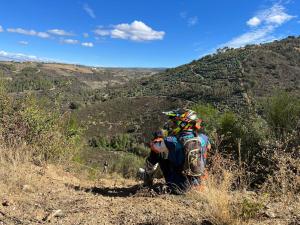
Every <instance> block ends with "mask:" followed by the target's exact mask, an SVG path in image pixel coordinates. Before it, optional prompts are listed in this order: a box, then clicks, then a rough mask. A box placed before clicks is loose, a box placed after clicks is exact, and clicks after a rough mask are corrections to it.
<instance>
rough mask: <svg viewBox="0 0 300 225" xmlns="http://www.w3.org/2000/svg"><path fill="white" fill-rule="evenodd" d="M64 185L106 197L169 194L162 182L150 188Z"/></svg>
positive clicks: (138, 186)
mask: <svg viewBox="0 0 300 225" xmlns="http://www.w3.org/2000/svg"><path fill="white" fill-rule="evenodd" d="M65 185H66V187H68V188H71V189H74V190H75V191H83V192H87V193H92V194H94V195H102V196H106V197H155V196H157V195H162V194H169V193H167V192H166V191H165V190H164V185H163V184H155V185H154V186H152V187H151V188H149V187H143V186H142V185H134V186H131V187H113V188H111V187H82V186H79V185H72V184H65Z"/></svg>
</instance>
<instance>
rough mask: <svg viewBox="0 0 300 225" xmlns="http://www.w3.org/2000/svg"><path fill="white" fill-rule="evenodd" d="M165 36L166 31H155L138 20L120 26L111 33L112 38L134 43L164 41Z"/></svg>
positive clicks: (115, 27)
mask: <svg viewBox="0 0 300 225" xmlns="http://www.w3.org/2000/svg"><path fill="white" fill-rule="evenodd" d="M164 35H165V32H164V31H155V30H153V29H152V28H151V27H149V26H147V25H146V24H144V23H143V22H141V21H136V20H135V21H134V22H132V23H131V24H128V23H123V24H118V25H116V26H114V29H113V30H112V31H111V37H112V38H120V39H129V40H132V41H152V40H162V39H163V38H164Z"/></svg>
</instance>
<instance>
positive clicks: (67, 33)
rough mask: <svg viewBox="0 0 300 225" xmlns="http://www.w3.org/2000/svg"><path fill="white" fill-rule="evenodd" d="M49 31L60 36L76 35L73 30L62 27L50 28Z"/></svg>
mask: <svg viewBox="0 0 300 225" xmlns="http://www.w3.org/2000/svg"><path fill="white" fill-rule="evenodd" d="M48 33H50V34H55V35H58V36H73V35H74V34H73V33H72V32H68V31H65V30H61V29H52V30H48Z"/></svg>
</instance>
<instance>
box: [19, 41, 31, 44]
mask: <svg viewBox="0 0 300 225" xmlns="http://www.w3.org/2000/svg"><path fill="white" fill-rule="evenodd" d="M18 43H19V44H20V45H28V44H29V42H28V41H19V42H18Z"/></svg>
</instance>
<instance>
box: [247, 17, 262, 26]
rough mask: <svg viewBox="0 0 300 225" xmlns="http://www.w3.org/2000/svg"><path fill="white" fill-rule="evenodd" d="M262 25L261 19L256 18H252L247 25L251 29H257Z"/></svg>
mask: <svg viewBox="0 0 300 225" xmlns="http://www.w3.org/2000/svg"><path fill="white" fill-rule="evenodd" d="M260 23H261V20H260V19H259V18H257V17H256V16H254V17H252V18H251V19H249V20H248V21H247V25H249V26H250V27H256V26H258V25H259V24H260Z"/></svg>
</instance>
